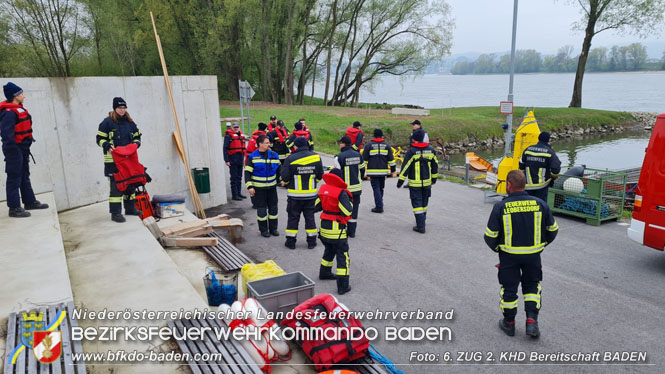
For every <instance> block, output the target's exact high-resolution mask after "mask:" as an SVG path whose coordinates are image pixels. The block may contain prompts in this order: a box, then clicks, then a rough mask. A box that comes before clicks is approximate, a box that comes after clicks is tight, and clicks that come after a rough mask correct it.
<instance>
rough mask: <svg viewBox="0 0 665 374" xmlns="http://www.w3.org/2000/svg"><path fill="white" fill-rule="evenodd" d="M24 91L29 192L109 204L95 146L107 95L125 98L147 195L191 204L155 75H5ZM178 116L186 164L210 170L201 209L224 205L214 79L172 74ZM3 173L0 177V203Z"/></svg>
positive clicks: (69, 202) (74, 202)
mask: <svg viewBox="0 0 665 374" xmlns="http://www.w3.org/2000/svg"><path fill="white" fill-rule="evenodd" d="M7 81H12V82H14V83H16V84H17V85H19V86H20V87H21V88H23V90H24V92H25V95H26V100H25V103H24V105H25V108H26V109H28V111H29V112H30V113H31V115H32V118H33V127H34V137H35V139H36V143H34V144H33V145H32V153H33V154H34V156H35V160H36V161H37V164H36V165H35V164H32V163H31V165H30V167H31V180H32V185H33V188H34V190H35V192H37V193H40V192H45V191H53V192H54V194H55V199H56V204H57V208H58V210H65V209H71V208H75V207H79V206H83V205H88V204H92V203H95V202H99V201H103V200H107V199H108V191H109V186H108V179H107V178H106V177H105V176H104V173H103V165H104V164H103V162H104V160H103V154H102V151H101V148H99V147H98V146H97V144H96V143H95V136H96V135H97V128H98V126H99V123H100V122H101V121H102V120H103V119H104V118H105V117H107V116H108V113H109V112H110V111H111V110H112V101H113V97H115V96H121V97H123V98H124V99H125V101H127V111H128V112H129V113H130V114H131V116H132V117H133V119H134V122H136V124H137V125H138V127H139V130H140V131H141V132H142V133H143V138H142V146H141V148H140V149H139V159H140V160H141V163H143V165H144V166H146V167H147V168H148V173H149V174H150V176H151V177H152V179H153V181H152V183H150V184H148V185H147V189H148V192H149V193H150V195H151V196H152V195H156V194H170V193H182V194H185V195H187V205H188V207H189V208H190V209H191V202H190V201H189V200H190V198H189V193H188V184H187V179H186V178H187V176H186V174H185V173H186V172H187V170H185V167H184V164H183V163H182V162H181V161H180V158H179V157H178V153H177V150H176V148H175V146H174V145H173V141H172V138H171V136H172V133H173V131H174V130H175V121H174V120H173V114H172V111H171V105H170V102H169V98H168V93H167V90H166V85H165V84H164V78H163V77H161V76H157V77H82V78H4V79H2V80H0V82H1V83H2V84H3V85H4V84H6V82H7ZM171 84H172V86H173V95H174V101H175V105H176V111H177V113H178V118H179V121H180V127H181V130H182V136H183V141H184V143H185V147H186V148H187V155H188V158H189V163H190V167H192V168H193V167H208V168H210V184H211V192H210V193H208V194H201V195H200V196H201V201H202V202H203V206H204V207H211V206H215V205H219V204H224V203H226V201H227V197H226V188H225V186H224V184H225V180H226V178H225V174H226V165H225V164H224V160H223V155H222V144H223V139H222V132H221V127H220V125H219V101H218V96H217V79H216V77H215V76H174V77H171ZM3 171H4V170H3ZM5 182H6V174H5V173H0V184H1V185H2V186H3V188H2V190H1V191H0V200H4V199H5V189H4V185H5Z"/></svg>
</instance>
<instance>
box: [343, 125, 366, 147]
mask: <svg viewBox="0 0 665 374" xmlns="http://www.w3.org/2000/svg"><path fill="white" fill-rule="evenodd" d="M362 132H363V130H361V129H359V128H356V127H349V128H348V129H346V134H345V135H346V136H348V137H349V138H351V144H352V145H355V144H356V139H358V134H360V133H362ZM363 144H365V140H364V137H363V141H362V142H361V143H360V146H359V147H358V150H361V149H363Z"/></svg>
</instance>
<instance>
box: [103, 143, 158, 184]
mask: <svg viewBox="0 0 665 374" xmlns="http://www.w3.org/2000/svg"><path fill="white" fill-rule="evenodd" d="M137 149H138V145H137V144H136V143H132V144H128V145H126V146H122V147H115V150H114V151H113V152H111V156H113V162H114V163H115V166H116V168H117V169H118V172H117V173H114V174H113V178H114V179H115V183H116V186H117V187H118V191H120V192H124V191H125V190H127V188H130V187H132V188H136V187H139V186H144V185H145V184H146V183H148V182H150V176H148V174H147V173H146V171H145V170H146V169H145V167H143V165H142V164H141V163H140V162H139V155H138V153H137V152H136V150H137Z"/></svg>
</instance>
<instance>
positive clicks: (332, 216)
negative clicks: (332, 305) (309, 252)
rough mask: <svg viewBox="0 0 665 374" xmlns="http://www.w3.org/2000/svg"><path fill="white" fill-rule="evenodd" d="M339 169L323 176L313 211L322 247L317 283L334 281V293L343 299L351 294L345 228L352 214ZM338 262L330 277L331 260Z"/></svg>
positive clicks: (351, 204) (350, 199)
mask: <svg viewBox="0 0 665 374" xmlns="http://www.w3.org/2000/svg"><path fill="white" fill-rule="evenodd" d="M342 176H343V174H342V171H341V170H340V169H332V170H331V171H330V173H326V174H324V175H323V181H324V182H325V184H324V185H322V186H321V188H319V197H318V198H317V199H316V203H315V204H316V211H317V212H318V211H322V212H321V222H320V223H319V227H320V230H319V238H320V239H321V243H323V246H324V247H325V250H324V251H323V258H322V259H321V267H320V268H319V279H321V280H325V279H337V292H338V293H339V294H340V295H343V294H345V293H347V292H349V291H351V286H350V285H349V266H350V263H351V260H350V259H349V242H348V239H347V232H346V230H347V225H348V222H349V220H350V219H351V213H352V212H353V205H354V204H353V202H352V201H353V195H352V194H351V192H350V191H349V190H348V189H347V185H346V183H344V180H343V179H342ZM335 258H337V271H336V273H335V274H333V273H332V266H333V260H334V259H335Z"/></svg>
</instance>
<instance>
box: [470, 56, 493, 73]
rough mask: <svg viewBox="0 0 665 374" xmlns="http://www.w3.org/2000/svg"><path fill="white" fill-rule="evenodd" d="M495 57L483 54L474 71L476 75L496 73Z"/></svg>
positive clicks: (479, 57)
mask: <svg viewBox="0 0 665 374" xmlns="http://www.w3.org/2000/svg"><path fill="white" fill-rule="evenodd" d="M495 65H496V64H495V63H494V55H488V54H482V55H480V56H478V59H477V60H476V66H475V69H474V70H473V73H474V74H491V73H494V72H495V70H496V68H495Z"/></svg>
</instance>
